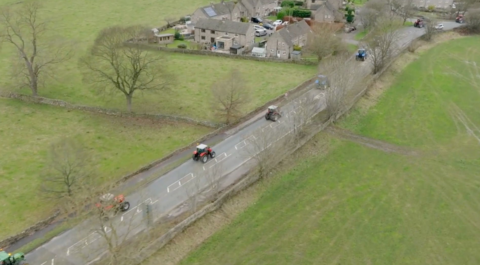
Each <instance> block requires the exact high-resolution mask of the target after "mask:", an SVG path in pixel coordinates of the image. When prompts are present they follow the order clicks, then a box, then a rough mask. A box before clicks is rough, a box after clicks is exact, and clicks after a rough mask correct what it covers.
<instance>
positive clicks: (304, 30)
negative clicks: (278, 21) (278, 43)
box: [274, 20, 311, 46]
mask: <svg viewBox="0 0 480 265" xmlns="http://www.w3.org/2000/svg"><path fill="white" fill-rule="evenodd" d="M309 32H311V29H310V27H309V26H308V24H307V22H305V20H302V21H299V22H297V23H294V24H289V25H288V26H286V27H285V28H283V29H281V30H279V31H277V32H275V33H274V34H278V35H279V36H280V37H281V38H282V39H283V40H284V41H285V42H286V43H287V44H288V45H289V46H293V42H292V40H294V39H296V38H297V37H299V36H301V35H305V34H308V33H309Z"/></svg>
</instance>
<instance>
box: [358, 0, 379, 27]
mask: <svg viewBox="0 0 480 265" xmlns="http://www.w3.org/2000/svg"><path fill="white" fill-rule="evenodd" d="M367 3H368V2H367ZM379 14H380V13H379V12H378V11H377V10H375V9H372V8H368V7H365V8H363V9H362V11H361V12H360V13H359V14H358V19H359V20H360V23H362V26H363V29H364V30H367V31H368V30H370V29H371V28H372V27H373V26H375V22H376V21H377V18H378V17H379Z"/></svg>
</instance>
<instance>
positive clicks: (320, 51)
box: [305, 24, 346, 61]
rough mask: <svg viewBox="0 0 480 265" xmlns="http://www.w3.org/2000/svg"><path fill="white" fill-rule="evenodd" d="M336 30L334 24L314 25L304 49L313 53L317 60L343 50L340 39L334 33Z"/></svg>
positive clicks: (343, 46)
mask: <svg viewBox="0 0 480 265" xmlns="http://www.w3.org/2000/svg"><path fill="white" fill-rule="evenodd" d="M336 30H337V29H336V28H335V25H334V24H323V25H320V26H315V27H314V28H313V33H311V34H310V36H309V37H308V40H307V45H306V47H305V49H306V50H307V51H308V52H310V53H312V54H315V55H316V56H317V59H318V60H319V61H320V60H322V58H324V57H326V56H329V55H332V54H334V53H336V52H340V51H345V50H346V48H345V45H344V44H343V42H342V40H341V39H340V37H338V36H336V35H335V32H336Z"/></svg>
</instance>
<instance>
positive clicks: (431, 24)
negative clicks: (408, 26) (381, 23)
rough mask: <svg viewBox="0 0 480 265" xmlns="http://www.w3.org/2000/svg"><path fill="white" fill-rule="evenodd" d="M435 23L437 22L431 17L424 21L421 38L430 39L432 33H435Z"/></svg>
mask: <svg viewBox="0 0 480 265" xmlns="http://www.w3.org/2000/svg"><path fill="white" fill-rule="evenodd" d="M435 25H437V22H436V21H435V20H432V19H430V20H429V21H428V22H427V23H425V34H423V35H422V37H421V38H422V39H423V40H426V41H430V40H431V39H432V38H433V35H435V33H437V31H438V30H437V29H436V28H435Z"/></svg>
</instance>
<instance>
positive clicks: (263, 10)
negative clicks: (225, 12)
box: [232, 0, 278, 21]
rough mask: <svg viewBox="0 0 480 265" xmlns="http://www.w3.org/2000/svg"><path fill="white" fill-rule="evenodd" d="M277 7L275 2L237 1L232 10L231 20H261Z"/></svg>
mask: <svg viewBox="0 0 480 265" xmlns="http://www.w3.org/2000/svg"><path fill="white" fill-rule="evenodd" d="M277 6H278V1H277V0H238V1H237V4H236V5H235V8H234V9H233V16H232V20H234V21H240V19H241V18H242V17H247V18H250V17H261V18H263V17H266V16H268V14H270V13H271V12H272V11H274V10H275V7H277Z"/></svg>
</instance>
